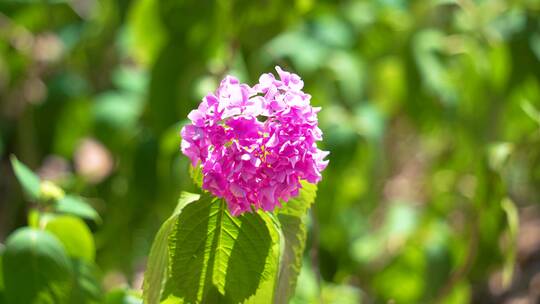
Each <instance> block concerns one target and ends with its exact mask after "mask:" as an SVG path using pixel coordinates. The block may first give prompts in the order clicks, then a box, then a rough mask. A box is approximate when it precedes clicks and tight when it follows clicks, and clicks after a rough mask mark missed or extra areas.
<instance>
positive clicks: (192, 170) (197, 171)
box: [189, 163, 203, 188]
mask: <svg viewBox="0 0 540 304" xmlns="http://www.w3.org/2000/svg"><path fill="white" fill-rule="evenodd" d="M189 176H190V177H191V180H192V181H193V183H194V184H195V185H196V186H197V187H199V188H202V182H203V174H202V170H201V166H200V165H199V163H197V166H196V167H193V166H191V165H190V166H189Z"/></svg>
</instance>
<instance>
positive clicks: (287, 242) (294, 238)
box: [275, 182, 317, 303]
mask: <svg viewBox="0 0 540 304" xmlns="http://www.w3.org/2000/svg"><path fill="white" fill-rule="evenodd" d="M302 187H303V188H302V190H301V191H300V194H299V195H298V197H296V198H293V199H291V200H289V201H288V202H287V203H286V204H285V205H284V207H283V208H281V209H278V210H277V218H278V221H279V223H280V226H281V232H282V234H283V237H284V244H283V248H282V250H281V258H280V263H279V264H280V266H279V276H278V281H277V284H276V292H275V302H276V303H287V302H288V300H289V298H290V297H291V296H292V295H293V294H294V290H295V288H296V281H297V278H298V274H299V273H300V269H301V268H302V256H303V254H304V249H305V245H306V236H307V231H306V224H305V215H306V213H307V211H308V209H309V208H310V207H311V204H313V202H314V201H315V197H316V194H317V186H316V185H314V184H310V183H306V182H304V183H302Z"/></svg>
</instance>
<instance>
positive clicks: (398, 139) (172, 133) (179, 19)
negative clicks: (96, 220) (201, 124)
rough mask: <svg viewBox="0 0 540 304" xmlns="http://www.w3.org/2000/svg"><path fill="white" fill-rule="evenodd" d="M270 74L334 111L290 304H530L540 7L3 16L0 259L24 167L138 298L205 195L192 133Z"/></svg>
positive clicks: (95, 7) (66, 2) (120, 5)
mask: <svg viewBox="0 0 540 304" xmlns="http://www.w3.org/2000/svg"><path fill="white" fill-rule="evenodd" d="M275 65H280V66H282V67H284V68H286V69H288V70H291V71H295V72H296V73H298V74H300V75H301V76H302V77H303V79H304V81H305V84H306V87H305V90H306V91H307V92H309V93H310V94H311V95H312V96H313V98H312V103H313V104H314V105H317V106H322V107H323V110H322V111H321V112H320V117H319V118H320V127H321V128H322V130H323V131H324V142H323V143H322V144H321V146H322V148H323V149H325V150H329V151H331V154H330V157H329V158H330V165H329V167H328V168H327V169H326V171H325V172H324V179H323V181H322V182H321V183H320V184H319V190H318V197H317V200H316V204H315V206H314V208H313V210H312V213H311V214H310V231H309V243H308V248H307V250H306V253H305V261H304V266H303V270H302V274H301V276H300V279H299V284H298V287H297V291H296V296H295V298H294V299H293V302H294V303H315V302H317V301H319V300H320V299H322V301H323V302H324V303H469V302H471V303H537V301H539V298H540V205H539V204H540V1H537V0H521V1H508V0H506V1H505V0H484V1H480V0H478V1H473V0H438V1H437V0H429V1H406V0H372V1H352V0H351V1H345V0H343V1H320V2H319V1H314V0H295V1H292V0H276V1H269V0H266V1H246V0H244V1H234V0H219V1H201V0H199V1H187V0H139V1H133V0H119V1H112V0H49V1H37V0H36V1H34V0H5V1H1V2H0V157H1V163H0V243H1V242H3V241H5V239H6V237H7V235H9V233H10V232H12V231H13V230H14V229H16V228H17V227H19V226H22V225H25V224H26V214H27V210H28V208H29V207H28V206H29V202H28V201H27V200H26V199H25V197H24V196H23V194H22V191H21V188H20V186H19V184H18V183H17V181H16V179H15V177H14V176H13V172H12V168H11V166H10V164H9V155H10V154H15V155H17V157H18V158H19V159H20V160H21V161H23V162H24V163H26V164H28V165H29V166H30V167H31V168H32V169H33V170H35V171H36V172H38V173H39V175H40V176H41V177H42V178H44V179H47V180H51V181H54V182H56V183H58V184H59V185H61V186H62V187H64V188H65V189H67V190H68V191H70V192H71V193H78V194H80V195H82V196H84V197H86V198H88V200H89V202H90V203H91V204H92V205H93V206H94V207H95V208H96V209H97V210H98V211H99V212H100V214H101V216H102V217H103V219H104V221H103V223H102V224H101V225H96V224H92V223H90V224H91V225H93V226H92V230H93V231H94V232H95V237H96V242H97V243H96V244H97V248H98V254H97V263H98V265H99V268H100V273H101V274H102V275H101V279H102V282H103V285H104V286H105V289H110V288H114V287H116V286H120V285H127V286H130V287H131V288H134V289H137V288H140V284H141V278H142V274H143V271H144V268H145V262H146V260H145V258H146V256H147V255H148V251H149V247H150V245H151V242H152V239H153V236H154V234H155V233H156V231H157V229H158V228H159V226H160V224H161V223H162V222H163V220H164V219H165V218H166V217H167V216H168V215H169V214H170V212H171V210H172V209H173V208H174V206H175V204H176V200H177V198H178V195H179V193H180V192H181V191H182V190H188V191H189V190H191V191H193V190H194V189H195V186H194V185H193V184H192V182H191V181H190V178H189V175H188V166H189V163H188V160H187V158H186V157H184V156H183V155H181V153H180V152H179V143H180V137H179V130H180V128H181V126H182V124H183V123H185V122H186V115H187V113H188V112H189V111H190V110H191V109H192V108H194V107H196V106H197V104H198V102H199V101H200V98H201V97H202V96H203V95H205V94H206V93H207V92H209V91H213V90H214V89H215V88H216V86H217V84H218V83H219V81H220V79H221V78H222V77H223V76H224V75H226V74H232V75H235V76H237V77H239V78H240V79H241V80H242V81H246V82H248V83H250V84H253V83H255V82H256V81H257V79H258V76H259V75H260V74H261V73H263V72H270V71H273V68H274V66H275Z"/></svg>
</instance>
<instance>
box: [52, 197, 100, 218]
mask: <svg viewBox="0 0 540 304" xmlns="http://www.w3.org/2000/svg"><path fill="white" fill-rule="evenodd" d="M56 211H58V212H60V213H67V214H72V215H76V216H78V217H81V218H84V219H89V220H94V221H96V222H98V223H99V222H101V217H100V216H99V214H98V213H97V211H96V210H95V209H94V208H93V207H92V206H90V205H89V204H88V203H87V202H85V201H84V199H83V198H82V197H79V196H74V195H66V196H65V197H64V198H62V199H61V200H59V201H58V202H57V203H56Z"/></svg>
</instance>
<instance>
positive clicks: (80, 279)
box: [69, 259, 103, 303]
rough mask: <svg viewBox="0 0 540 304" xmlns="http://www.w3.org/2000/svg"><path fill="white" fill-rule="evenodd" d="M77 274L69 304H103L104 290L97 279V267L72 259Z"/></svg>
mask: <svg viewBox="0 0 540 304" xmlns="http://www.w3.org/2000/svg"><path fill="white" fill-rule="evenodd" d="M72 265H73V272H74V274H75V282H74V286H73V288H72V290H71V296H70V301H69V303H102V300H103V299H102V298H103V290H102V289H101V285H100V282H99V280H98V279H97V277H98V276H97V273H98V270H97V267H96V265H95V264H93V263H87V262H85V261H84V260H82V259H72Z"/></svg>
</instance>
